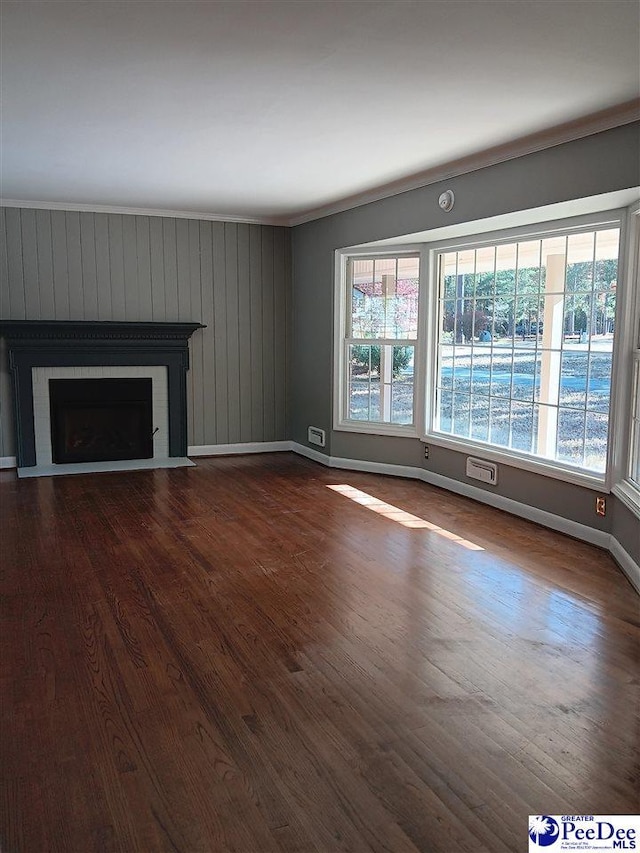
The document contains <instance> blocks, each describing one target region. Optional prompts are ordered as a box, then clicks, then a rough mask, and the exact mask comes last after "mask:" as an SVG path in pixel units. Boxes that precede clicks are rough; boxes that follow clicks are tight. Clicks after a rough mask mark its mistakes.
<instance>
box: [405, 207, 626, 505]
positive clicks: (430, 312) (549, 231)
mask: <svg viewBox="0 0 640 853" xmlns="http://www.w3.org/2000/svg"><path fill="white" fill-rule="evenodd" d="M626 217H627V211H626V210H625V209H617V210H610V211H604V212H602V213H594V214H590V215H585V216H578V217H571V218H567V219H562V220H558V221H554V222H544V223H541V224H540V225H539V226H536V225H528V226H524V227H520V228H510V229H507V230H500V231H495V232H492V233H491V232H490V233H483V234H481V235H478V236H476V237H473V236H467V237H461V238H458V239H455V240H443V241H438V242H434V243H430V244H429V245H428V251H429V261H428V271H429V287H428V288H426V287H425V288H424V290H425V291H427V290H428V293H427V297H428V306H427V309H426V310H425V311H424V312H423V316H424V318H425V323H426V324H427V325H426V328H425V329H424V330H423V334H422V337H423V339H427V340H428V341H429V346H428V348H427V353H426V376H425V381H424V385H425V418H424V424H425V429H424V433H423V434H422V435H421V440H422V441H424V442H426V443H429V444H436V445H439V446H442V447H446V448H450V449H452V450H457V451H458V452H460V451H462V452H466V453H469V454H470V455H474V456H482V457H483V458H485V459H489V460H491V461H495V462H500V463H502V464H504V465H510V466H512V467H515V468H520V469H524V470H527V471H533V472H536V473H540V474H544V475H545V476H547V477H552V478H555V479H559V480H563V481H565V482H570V483H576V484H577V485H581V486H586V487H588V488H592V489H595V490H598V491H601V492H609V491H611V484H612V482H613V464H612V460H613V448H614V445H615V438H616V435H617V429H616V423H617V419H616V413H617V410H618V406H617V387H618V384H619V383H618V381H617V379H618V371H619V364H620V361H621V359H620V358H619V357H616V353H617V351H620V350H621V349H622V347H621V346H620V344H621V341H620V337H619V335H618V321H619V318H620V317H621V316H623V311H624V310H625V306H624V302H625V300H624V294H625V291H626V288H621V284H622V282H621V281H620V279H621V278H622V277H623V276H624V275H625V274H626V269H625V263H624V259H625V240H624V236H625V226H626ZM607 225H610V226H611V227H619V228H620V247H619V254H618V269H619V281H618V289H617V293H618V294H619V293H620V290H621V289H622V294H620V295H619V296H618V298H617V299H616V340H615V343H614V352H613V365H612V376H611V402H610V408H609V412H610V420H609V436H608V448H607V463H606V468H605V473H603V474H597V473H595V472H594V473H592V472H587V471H583V470H581V469H579V468H577V467H576V466H573V465H565V464H563V463H562V462H557V461H555V460H549V459H544V458H542V457H538V456H534V455H532V454H525V453H520V452H518V451H517V450H511V449H509V448H502V447H498V446H496V445H491V444H488V443H484V442H479V441H475V440H473V439H471V438H469V439H467V438H460V437H458V436H452V435H448V434H445V433H440V432H436V431H434V430H433V429H432V428H431V424H432V423H433V419H434V415H435V379H436V371H437V347H438V323H439V317H438V271H437V269H436V266H437V256H438V255H439V254H441V253H442V252H445V251H461V250H462V249H471V248H479V247H481V246H494V245H500V244H503V243H510V242H514V240H518V241H520V240H524V239H532V240H533V239H536V240H537V239H544V238H545V237H553V236H557V235H560V234H568V233H572V232H574V231H576V232H584V231H588V230H589V228H591V227H593V228H594V229H600V228H603V227H605V226H607ZM621 297H622V298H621ZM419 336H420V335H419Z"/></svg>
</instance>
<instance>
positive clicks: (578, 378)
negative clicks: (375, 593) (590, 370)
mask: <svg viewBox="0 0 640 853" xmlns="http://www.w3.org/2000/svg"><path fill="white" fill-rule="evenodd" d="M586 391H587V354H586V353H585V352H581V351H579V350H578V349H577V348H574V349H573V350H565V351H564V352H563V353H562V370H561V374H560V405H561V406H566V407H570V408H572V409H583V408H584V407H585V405H586Z"/></svg>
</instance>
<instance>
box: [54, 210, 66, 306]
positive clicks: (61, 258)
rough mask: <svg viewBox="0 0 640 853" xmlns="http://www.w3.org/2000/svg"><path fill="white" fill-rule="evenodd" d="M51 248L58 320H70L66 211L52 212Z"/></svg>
mask: <svg viewBox="0 0 640 853" xmlns="http://www.w3.org/2000/svg"><path fill="white" fill-rule="evenodd" d="M51 248H52V258H53V290H54V305H55V312H56V320H68V319H69V253H68V249H67V214H66V212H65V211H62V210H52V211H51Z"/></svg>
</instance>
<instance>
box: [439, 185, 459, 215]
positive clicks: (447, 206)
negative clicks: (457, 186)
mask: <svg viewBox="0 0 640 853" xmlns="http://www.w3.org/2000/svg"><path fill="white" fill-rule="evenodd" d="M455 200H456V198H455V196H454V194H453V190H446V191H445V192H443V193H442V194H441V195H440V198H439V199H438V206H439V207H440V210H444V211H445V213H449V211H450V210H453V205H454V204H455Z"/></svg>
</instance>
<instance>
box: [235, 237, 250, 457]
mask: <svg viewBox="0 0 640 853" xmlns="http://www.w3.org/2000/svg"><path fill="white" fill-rule="evenodd" d="M249 228H250V226H249V225H238V345H239V349H240V352H239V355H238V373H239V388H240V439H239V440H240V441H243V442H244V441H251V434H252V430H251V416H252V403H251V258H250V245H249Z"/></svg>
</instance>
